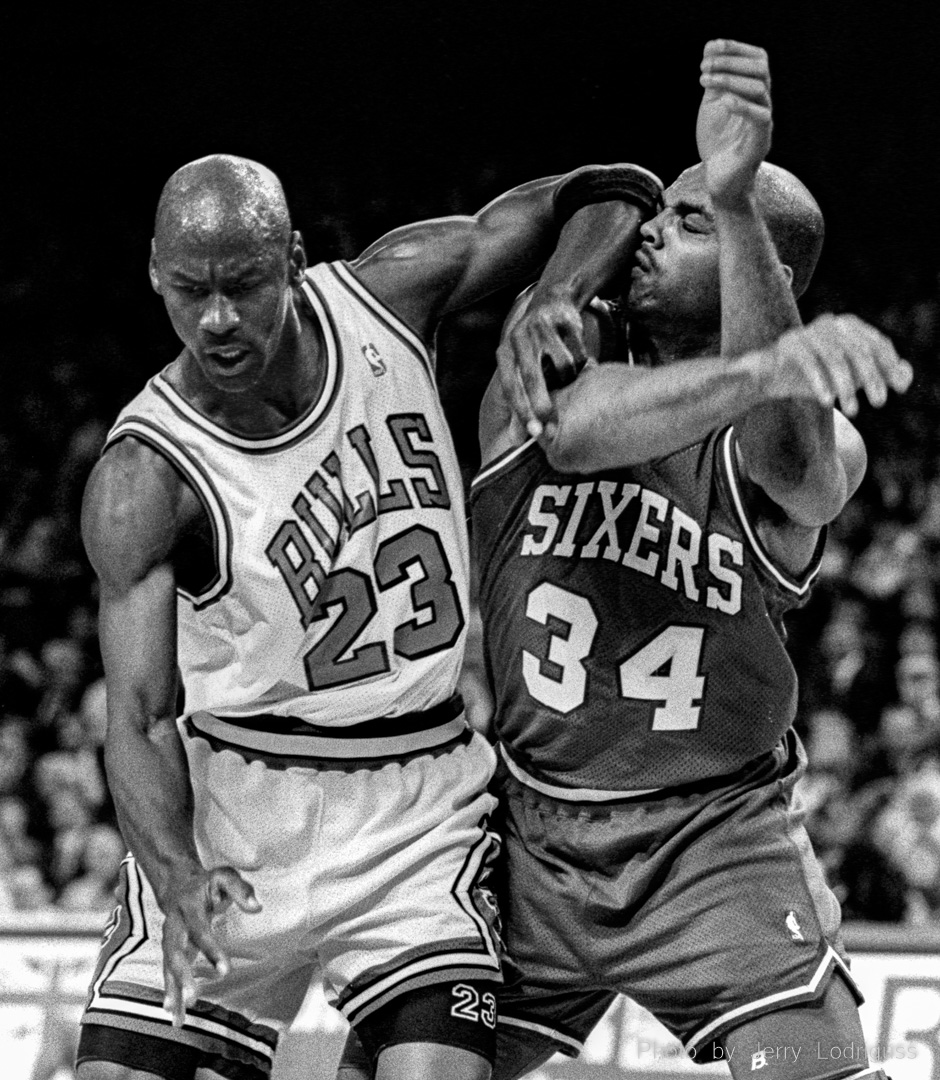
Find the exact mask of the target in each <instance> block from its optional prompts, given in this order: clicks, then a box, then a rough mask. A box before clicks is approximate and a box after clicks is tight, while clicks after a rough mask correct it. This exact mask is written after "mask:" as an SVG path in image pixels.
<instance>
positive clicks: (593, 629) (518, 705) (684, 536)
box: [471, 430, 806, 792]
mask: <svg viewBox="0 0 940 1080" xmlns="http://www.w3.org/2000/svg"><path fill="white" fill-rule="evenodd" d="M730 437H731V433H730V432H729V431H727V430H726V431H725V432H721V433H715V434H713V435H712V436H710V437H709V438H708V439H706V440H704V441H703V442H701V443H698V444H696V445H693V446H690V447H688V448H686V449H684V450H681V451H679V452H677V453H674V454H671V455H669V456H668V457H665V458H662V459H659V460H656V461H653V462H650V463H646V464H643V465H639V466H635V467H632V468H629V469H625V470H619V471H612V472H605V473H599V474H594V475H591V476H589V477H588V476H571V475H565V474H562V473H559V472H556V471H555V470H553V469H552V468H551V466H550V465H549V464H548V462H547V460H546V458H545V456H544V454H543V452H542V451H541V449H540V448H539V447H538V445H537V444H535V443H532V444H530V445H528V446H526V447H524V448H523V449H521V450H519V451H517V452H516V453H515V454H514V455H512V454H511V455H508V456H507V459H506V461H505V463H504V464H502V465H499V464H497V465H496V466H495V467H491V468H490V469H487V470H484V471H483V473H481V475H480V477H478V479H477V481H475V483H474V486H473V488H472V491H471V511H472V524H473V542H474V547H475V553H476V557H477V562H478V565H479V567H480V572H481V581H480V603H481V609H482V613H483V618H484V624H485V625H486V627H487V636H486V650H487V653H486V660H487V664H488V670H489V674H490V678H491V680H492V683H493V686H494V689H495V695H496V724H497V731H498V734H499V737H500V739H501V740H502V741H503V742H504V744H505V745H506V746H507V747H508V750H509V753H510V756H511V758H513V759H514V760H515V762H516V763H517V764H518V765H520V766H521V767H522V768H523V769H524V770H526V771H527V772H528V773H529V774H530V775H532V776H534V777H535V778H536V779H540V780H543V781H545V782H548V783H550V784H552V785H555V786H559V787H563V788H567V789H574V790H577V789H589V790H591V791H600V792H603V791H635V790H645V789H650V788H658V787H669V786H674V785H680V784H684V783H688V782H690V781H694V780H698V779H702V778H708V777H712V776H720V775H724V774H726V773H732V772H734V771H735V770H737V769H738V768H740V767H741V766H742V765H743V764H744V763H745V762H747V761H749V760H751V759H753V758H755V757H756V756H758V755H759V754H761V753H764V752H766V751H768V750H770V749H771V748H772V747H773V746H775V745H776V744H777V742H778V741H779V739H780V737H781V736H782V735H783V733H784V732H785V731H786V729H787V728H788V727H789V725H790V723H791V722H792V719H793V715H794V711H795V706H796V677H795V673H794V670H793V667H792V664H791V663H790V660H789V658H788V656H787V654H786V650H785V648H784V631H783V623H782V615H783V613H784V612H785V611H786V610H787V609H788V608H791V607H794V606H796V605H797V604H799V603H800V602H801V601H802V599H804V598H805V595H806V593H805V590H804V591H802V592H801V591H800V589H801V588H802V586H801V585H800V583H798V582H789V581H787V580H786V575H782V578H783V582H784V583H783V584H782V583H781V580H780V579H778V577H777V576H775V574H774V572H773V571H772V568H768V567H767V566H765V565H764V562H763V561H762V560H761V559H760V558H758V557H756V556H755V553H754V551H753V549H752V546H751V545H750V543H749V538H748V536H747V535H746V534H745V531H744V529H743V528H742V525H741V522H740V519H739V516H738V515H737V514H736V512H735V508H734V505H733V503H732V501H731V493H730V491H729V487H728V485H729V484H733V483H734V477H730V478H729V477H727V476H723V477H722V478H721V479H720V478H719V473H724V472H726V471H727V469H726V466H725V464H724V463H725V460H726V458H725V456H724V455H723V452H722V451H723V449H724V446H725V443H724V440H727V439H730ZM605 522H606V527H605Z"/></svg>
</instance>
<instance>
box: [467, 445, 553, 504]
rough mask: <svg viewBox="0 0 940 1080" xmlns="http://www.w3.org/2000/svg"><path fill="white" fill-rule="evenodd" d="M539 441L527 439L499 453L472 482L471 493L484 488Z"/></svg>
mask: <svg viewBox="0 0 940 1080" xmlns="http://www.w3.org/2000/svg"><path fill="white" fill-rule="evenodd" d="M537 445H538V443H537V442H536V440H535V439H526V441H525V442H524V443H520V444H519V445H518V446H511V447H510V448H509V449H508V450H504V451H503V452H502V453H501V454H498V455H497V456H496V457H495V458H493V460H492V461H491V462H490V463H489V464H488V465H485V466H484V467H483V468H482V469H480V471H479V472H478V473H477V474H476V476H475V477H474V478H473V480H471V482H470V495H471V498H472V497H473V495H474V494H475V493H476V492H477V491H479V490H480V489H481V488H483V487H484V486H485V485H486V484H487V483H489V481H490V480H491V479H493V477H495V476H497V475H498V474H501V473H503V472H505V471H506V470H507V469H509V468H510V467H511V466H512V465H513V464H514V463H515V462H516V461H518V460H519V459H520V458H521V457H522V455H523V454H524V453H525V451H527V450H528V449H530V447H532V446H537Z"/></svg>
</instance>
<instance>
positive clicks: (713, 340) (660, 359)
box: [630, 323, 721, 365]
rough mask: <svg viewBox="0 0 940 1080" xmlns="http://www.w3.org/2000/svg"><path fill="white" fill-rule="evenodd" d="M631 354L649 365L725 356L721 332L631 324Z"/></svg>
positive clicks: (694, 327) (703, 328)
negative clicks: (722, 351)
mask: <svg viewBox="0 0 940 1080" xmlns="http://www.w3.org/2000/svg"><path fill="white" fill-rule="evenodd" d="M630 351H631V352H632V353H633V358H634V360H636V361H637V362H645V363H647V364H649V365H657V364H671V363H674V362H676V361H678V360H696V359H700V358H702V357H705V356H718V355H719V354H720V353H721V329H720V328H719V329H717V330H716V329H715V328H713V327H702V326H690V327H681V328H676V327H675V326H670V327H668V328H663V329H659V328H656V327H650V326H644V325H643V324H641V323H640V324H638V323H631V324H630Z"/></svg>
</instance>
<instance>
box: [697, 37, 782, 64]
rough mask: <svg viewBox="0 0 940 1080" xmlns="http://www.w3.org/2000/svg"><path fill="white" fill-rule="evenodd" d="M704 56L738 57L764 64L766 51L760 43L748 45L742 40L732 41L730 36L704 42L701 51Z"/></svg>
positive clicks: (712, 57)
mask: <svg viewBox="0 0 940 1080" xmlns="http://www.w3.org/2000/svg"><path fill="white" fill-rule="evenodd" d="M702 55H703V57H704V58H708V59H716V58H718V57H724V58H726V59H727V58H738V59H743V60H755V61H761V62H763V64H764V65H765V66H766V64H767V53H766V51H765V50H764V49H762V48H761V47H760V45H748V44H746V43H745V42H743V41H734V40H733V39H731V38H713V39H712V40H711V41H707V42H706V43H705V48H704V50H703V53H702Z"/></svg>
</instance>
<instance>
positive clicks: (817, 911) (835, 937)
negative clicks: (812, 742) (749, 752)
mask: <svg viewBox="0 0 940 1080" xmlns="http://www.w3.org/2000/svg"><path fill="white" fill-rule="evenodd" d="M804 768H805V757H804V756H803V752H802V748H801V746H800V744H799V740H798V739H797V738H796V736H795V735H793V734H792V733H790V735H788V736H787V737H786V738H785V739H784V741H783V742H782V743H781V744H780V746H779V747H778V748H777V749H776V750H775V751H773V752H772V753H770V754H767V755H765V756H763V757H762V758H760V759H759V760H757V761H755V762H753V763H752V764H751V765H749V766H747V767H746V768H745V769H743V770H742V771H741V772H740V773H738V774H736V775H735V777H734V778H724V779H723V780H718V781H716V782H715V783H713V784H711V785H710V786H709V787H708V789H707V790H706V789H704V788H703V787H702V786H697V787H695V788H693V787H692V786H689V787H687V788H675V789H670V791H669V792H660V793H658V794H653V795H647V796H639V797H636V798H633V799H624V800H620V801H617V802H615V803H601V804H597V803H595V804H591V805H585V804H583V803H568V802H564V801H561V800H559V799H555V798H552V797H551V796H548V795H544V794H542V793H540V792H538V791H535V790H534V789H533V788H531V787H528V786H527V785H525V784H523V783H522V782H520V781H519V780H517V779H516V778H515V777H514V776H512V775H511V774H510V773H509V771H508V770H507V769H506V767H505V764H504V763H501V767H500V769H499V770H498V773H497V777H496V784H497V792H496V793H497V794H498V796H499V797H500V798H501V808H500V811H499V817H498V818H497V822H496V824H497V827H498V828H499V830H500V831H501V832H502V833H503V839H504V859H505V862H504V864H503V871H504V873H503V874H501V875H499V876H500V886H499V887H500V889H501V895H500V898H499V900H500V908H501V913H502V919H503V928H504V934H505V944H506V948H507V951H508V954H509V957H510V965H508V966H507V970H506V986H505V987H504V988H503V992H502V993H501V995H500V1005H499V1027H500V1032H501V1036H500V1037H501V1038H502V1037H503V1035H506V1036H511V1035H512V1032H513V1031H515V1032H516V1033H517V1036H518V1037H530V1038H531V1037H533V1036H536V1037H542V1038H545V1039H550V1040H551V1041H552V1042H554V1044H555V1045H556V1047H557V1049H558V1050H561V1051H562V1052H563V1053H567V1054H569V1055H574V1054H577V1053H578V1052H579V1051H580V1049H581V1047H582V1045H583V1042H584V1039H585V1038H586V1037H587V1035H588V1033H589V1032H590V1030H591V1029H592V1027H593V1026H594V1025H595V1024H596V1023H597V1021H598V1020H599V1019H600V1017H601V1016H602V1015H603V1013H604V1012H605V1011H606V1009H607V1007H608V1006H609V1005H610V1003H611V1002H612V1000H613V998H614V996H615V995H616V993H618V992H622V993H625V994H627V995H629V996H630V997H631V998H633V999H634V1000H635V1001H636V1002H638V1003H639V1004H640V1005H642V1006H644V1007H645V1008H647V1009H649V1010H650V1011H651V1012H652V1013H653V1014H654V1015H655V1016H656V1017H657V1019H659V1020H660V1022H661V1023H663V1024H664V1026H665V1027H666V1028H667V1029H668V1030H669V1031H670V1032H672V1033H673V1034H674V1035H675V1036H676V1037H677V1038H678V1039H679V1040H680V1041H681V1042H682V1043H683V1045H684V1046H685V1048H686V1050H687V1051H688V1052H689V1053H690V1054H691V1055H692V1056H694V1057H695V1058H696V1059H697V1060H700V1061H701V1060H710V1059H711V1055H712V1048H713V1046H714V1044H716V1043H717V1042H720V1040H721V1038H722V1036H724V1035H725V1034H726V1033H727V1032H729V1031H731V1030H732V1029H733V1028H735V1027H736V1026H738V1025H740V1024H742V1023H744V1022H746V1021H749V1020H751V1019H753V1018H755V1017H758V1016H761V1015H763V1014H766V1013H770V1012H773V1011H776V1010H779V1009H784V1008H787V1007H789V1006H794V1005H798V1004H801V1003H805V1002H808V1001H813V1000H815V999H817V998H818V997H820V996H821V995H822V993H823V992H824V990H825V988H826V986H827V984H828V980H829V979H830V977H831V976H832V974H833V972H834V971H836V970H838V971H839V972H841V973H842V974H843V975H844V976H845V978H846V980H847V981H848V982H849V985H850V986H851V988H852V990H853V993H854V994H855V995H856V997H857V998H858V1000H859V1001H860V1000H861V995H860V994H859V993H858V990H857V987H855V984H854V982H853V981H852V979H851V975H850V974H849V972H848V967H847V964H846V960H845V957H844V954H843V951H842V947H841V943H840V939H839V923H840V911H839V905H838V902H837V900H836V898H835V897H834V896H833V894H832V893H831V891H830V890H829V888H828V887H827V886H826V884H825V881H824V879H823V876H822V872H821V869H820V867H819V865H818V863H817V861H816V858H815V856H814V854H813V852H812V848H811V846H810V842H809V837H808V836H807V834H806V831H805V829H804V828H803V825H802V823H801V822H802V815H801V813H800V811H799V809H798V807H797V806H796V805H795V804H794V801H793V787H794V784H795V783H796V781H797V779H798V778H799V776H800V775H801V774H802V772H803V769H804ZM504 1025H505V1026H504Z"/></svg>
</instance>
